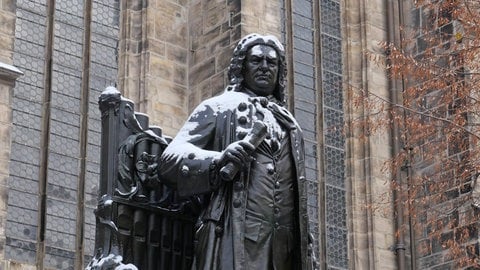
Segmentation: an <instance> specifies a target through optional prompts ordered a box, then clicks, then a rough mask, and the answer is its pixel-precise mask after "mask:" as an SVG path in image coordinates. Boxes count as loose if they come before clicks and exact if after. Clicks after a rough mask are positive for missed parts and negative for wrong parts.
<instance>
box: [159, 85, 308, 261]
mask: <svg viewBox="0 0 480 270" xmlns="http://www.w3.org/2000/svg"><path fill="white" fill-rule="evenodd" d="M262 99H263V100H262ZM260 101H261V102H260ZM258 106H264V107H266V106H268V107H269V108H270V109H271V110H273V111H274V115H275V118H276V119H277V120H278V121H279V122H280V123H281V124H282V125H283V126H284V127H285V128H286V130H287V132H289V135H290V136H289V138H290V140H291V143H290V144H291V147H292V149H291V152H292V156H293V161H294V165H295V167H296V185H297V187H298V188H297V189H296V190H297V191H298V194H297V195H296V196H295V197H296V198H297V199H298V202H297V205H298V213H296V218H297V219H298V220H297V224H298V226H299V235H300V239H299V243H300V246H301V248H300V256H299V257H300V261H301V265H298V266H297V267H296V268H295V269H302V270H304V269H311V267H312V261H311V260H312V258H311V256H310V253H311V250H309V247H310V243H309V231H308V217H307V197H306V194H307V192H306V179H305V165H304V163H305V161H304V147H303V137H302V132H301V129H300V127H299V126H298V124H297V123H296V121H295V120H294V118H293V116H291V114H290V113H289V112H288V111H287V110H286V109H284V108H283V107H280V106H278V105H277V104H275V103H273V102H268V101H267V100H266V99H265V98H258V97H251V96H249V95H248V94H246V93H244V92H235V91H225V92H224V93H223V94H221V95H219V96H217V97H213V98H210V99H208V100H205V101H204V102H202V103H201V104H200V105H199V106H198V107H197V108H196V109H195V110H194V111H193V113H192V114H191V115H190V117H189V119H188V120H187V122H186V123H185V125H184V126H183V127H182V128H181V129H180V131H179V133H178V134H177V136H176V137H175V138H174V139H173V141H172V142H171V143H170V145H169V146H168V147H167V149H166V150H165V151H164V153H163V155H162V157H161V160H160V164H161V168H160V176H161V178H162V180H163V181H165V182H166V183H167V184H169V185H171V186H174V187H175V188H176V189H177V191H178V193H179V194H180V195H183V196H190V195H194V194H205V195H204V196H205V197H206V206H205V208H204V210H203V212H202V214H201V215H200V217H199V221H198V224H197V227H196V235H195V239H196V243H195V245H196V247H195V261H194V265H193V269H198V270H216V269H218V270H221V269H222V270H230V269H235V270H248V269H245V266H244V265H245V264H244V261H245V252H244V237H245V223H244V222H245V209H246V201H247V197H246V196H247V190H248V185H249V182H250V179H249V177H248V176H249V173H248V172H249V169H250V166H249V165H248V164H247V165H246V166H244V168H242V169H241V170H240V172H239V173H238V174H237V176H236V178H235V179H234V181H232V182H226V181H222V180H220V178H219V176H218V171H219V169H220V168H218V167H219V166H217V164H216V163H215V161H216V160H217V159H218V158H219V157H220V155H221V151H222V150H224V149H225V148H226V147H227V146H228V145H229V144H230V143H232V142H235V141H238V140H240V139H242V138H243V137H244V136H245V133H246V132H248V130H249V129H250V128H251V127H252V123H253V121H254V120H256V118H257V115H258V113H257V110H258V109H259V107H258Z"/></svg>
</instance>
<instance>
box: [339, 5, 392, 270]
mask: <svg viewBox="0 0 480 270" xmlns="http://www.w3.org/2000/svg"><path fill="white" fill-rule="evenodd" d="M386 8H387V7H386V1H382V0H361V1H358V0H347V1H345V8H344V10H345V20H346V21H345V25H346V29H345V32H344V35H345V41H346V42H345V45H344V46H345V47H344V48H345V49H344V51H345V61H344V62H345V66H344V81H345V84H346V87H347V89H348V90H347V92H346V93H347V95H346V97H347V100H348V98H349V97H350V99H351V96H352V93H354V92H356V93H359V92H358V91H359V90H365V91H369V92H371V93H374V94H375V95H379V96H381V97H383V98H386V99H388V98H389V94H388V91H389V89H388V81H387V77H386V73H385V70H384V67H381V66H378V65H376V64H375V63H372V62H371V61H369V60H368V58H367V55H366V52H372V53H375V54H378V55H382V54H383V51H382V49H381V48H380V47H379V44H378V42H379V41H385V40H386V39H387V32H386V31H387V29H386V27H387V22H386ZM346 106H347V108H346V121H347V123H348V121H351V120H353V119H358V118H361V117H364V116H365V115H366V114H367V112H366V110H367V108H365V107H362V106H359V107H358V108H354V107H353V106H352V102H350V103H349V102H348V101H347V104H346ZM346 134H347V138H346V139H347V141H346V143H347V153H348V156H347V159H346V162H347V164H346V165H347V186H348V187H349V188H350V197H349V200H348V205H349V210H348V211H349V222H350V224H349V231H350V237H349V246H350V247H351V249H350V254H349V256H350V264H351V269H396V262H395V254H394V252H393V250H392V249H391V247H392V246H394V245H395V237H394V236H395V227H394V218H393V214H392V213H393V208H392V207H393V206H392V205H389V204H388V203H387V204H383V206H382V207H380V208H378V206H380V205H382V204H381V203H382V202H383V203H384V202H385V201H389V199H390V198H389V197H390V189H389V181H390V179H391V176H390V175H389V172H385V171H382V168H383V165H384V162H385V161H386V160H388V159H389V158H390V157H391V151H392V150H391V147H392V146H391V145H390V138H389V136H390V134H389V132H388V131H387V132H379V133H378V134H376V135H371V136H368V137H366V138H364V136H363V134H365V133H364V130H363V129H361V128H352V127H350V129H349V130H348V131H347V133H346Z"/></svg>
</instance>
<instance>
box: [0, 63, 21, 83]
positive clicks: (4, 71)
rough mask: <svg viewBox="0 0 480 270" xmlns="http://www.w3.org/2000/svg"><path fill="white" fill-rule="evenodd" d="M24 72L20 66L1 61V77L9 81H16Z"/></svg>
mask: <svg viewBox="0 0 480 270" xmlns="http://www.w3.org/2000/svg"><path fill="white" fill-rule="evenodd" d="M22 75H23V72H21V71H20V70H19V69H18V68H16V67H14V66H12V65H9V64H6V63H3V62H0V78H1V79H4V80H8V81H14V80H16V79H17V78H18V77H20V76H22Z"/></svg>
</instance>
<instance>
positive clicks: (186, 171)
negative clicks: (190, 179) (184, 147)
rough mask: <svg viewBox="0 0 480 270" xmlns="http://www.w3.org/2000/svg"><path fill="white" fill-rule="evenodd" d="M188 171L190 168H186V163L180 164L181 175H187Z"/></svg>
mask: <svg viewBox="0 0 480 270" xmlns="http://www.w3.org/2000/svg"><path fill="white" fill-rule="evenodd" d="M189 172H190V168H188V166H187V165H183V166H182V170H181V174H182V176H188V173H189Z"/></svg>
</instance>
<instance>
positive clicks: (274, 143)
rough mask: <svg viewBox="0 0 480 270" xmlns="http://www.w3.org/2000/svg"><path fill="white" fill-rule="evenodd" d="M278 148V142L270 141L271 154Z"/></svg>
mask: <svg viewBox="0 0 480 270" xmlns="http://www.w3.org/2000/svg"><path fill="white" fill-rule="evenodd" d="M278 148H280V147H279V144H278V141H276V140H275V141H272V150H273V152H276V151H277V150H278Z"/></svg>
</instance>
